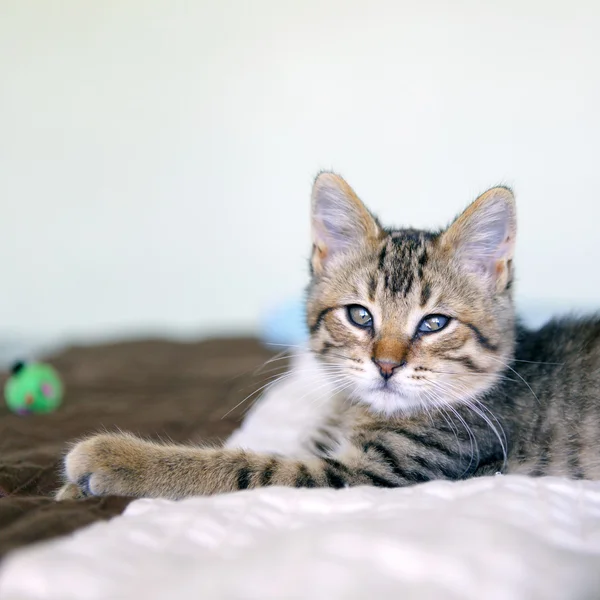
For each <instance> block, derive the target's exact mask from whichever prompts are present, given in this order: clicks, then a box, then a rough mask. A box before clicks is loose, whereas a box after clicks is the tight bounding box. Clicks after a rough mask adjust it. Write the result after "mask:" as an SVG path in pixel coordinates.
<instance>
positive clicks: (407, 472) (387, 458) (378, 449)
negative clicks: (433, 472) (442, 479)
mask: <svg viewBox="0 0 600 600" xmlns="http://www.w3.org/2000/svg"><path fill="white" fill-rule="evenodd" d="M369 450H372V451H373V452H374V453H375V454H376V455H377V456H378V459H379V460H380V461H381V462H383V463H384V464H385V465H387V466H388V467H389V468H390V469H391V470H392V472H393V473H394V475H396V477H399V478H400V479H402V480H405V481H410V482H412V483H420V482H423V481H429V480H430V479H431V477H429V476H427V475H425V474H424V473H419V472H418V471H415V470H414V469H407V468H403V466H402V465H401V464H400V462H399V461H398V459H397V457H396V456H395V455H394V453H393V452H392V451H391V450H390V449H389V448H387V447H386V446H384V445H383V444H380V443H378V442H366V443H365V444H364V445H363V451H364V452H365V453H368V452H369ZM405 462H406V461H405Z"/></svg>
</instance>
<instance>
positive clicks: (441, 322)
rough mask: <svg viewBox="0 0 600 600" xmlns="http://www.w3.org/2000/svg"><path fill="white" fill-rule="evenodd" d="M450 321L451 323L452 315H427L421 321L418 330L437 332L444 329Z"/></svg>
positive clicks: (420, 331)
mask: <svg viewBox="0 0 600 600" xmlns="http://www.w3.org/2000/svg"><path fill="white" fill-rule="evenodd" d="M448 323H450V317H445V316H444V315H427V316H426V317H424V318H423V319H422V320H421V322H420V323H419V326H418V327H417V331H418V332H419V333H435V332H437V331H441V330H442V329H444V327H446V325H448Z"/></svg>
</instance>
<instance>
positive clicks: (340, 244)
mask: <svg viewBox="0 0 600 600" xmlns="http://www.w3.org/2000/svg"><path fill="white" fill-rule="evenodd" d="M381 234H382V230H381V227H380V226H379V224H378V223H377V220H376V219H375V217H373V216H372V215H371V213H370V212H369V211H368V210H367V208H366V207H365V205H364V204H363V203H362V202H361V201H360V199H359V198H358V196H357V195H356V194H355V193H354V190H353V189H352V188H351V187H350V186H349V185H348V184H347V183H346V182H345V181H344V180H343V179H342V178H341V177H340V176H339V175H335V174H334V173H321V174H320V175H319V176H318V177H317V178H316V179H315V183H314V185H313V190H312V238H313V255H312V266H313V270H314V272H315V273H317V274H320V273H322V272H323V270H324V269H325V268H326V265H327V263H328V262H329V261H330V260H331V259H332V258H333V257H334V256H336V255H338V254H341V253H344V252H347V251H348V250H349V249H351V248H355V247H360V246H361V245H364V244H365V243H368V242H370V241H373V242H374V241H376V240H378V239H379V238H380V237H381Z"/></svg>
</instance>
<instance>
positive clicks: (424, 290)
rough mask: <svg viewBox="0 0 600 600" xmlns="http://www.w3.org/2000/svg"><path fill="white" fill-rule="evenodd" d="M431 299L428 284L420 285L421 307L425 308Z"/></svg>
mask: <svg viewBox="0 0 600 600" xmlns="http://www.w3.org/2000/svg"><path fill="white" fill-rule="evenodd" d="M429 298H431V286H430V285H429V284H428V283H422V284H421V306H422V307H423V306H425V305H426V304H427V303H428V302H429Z"/></svg>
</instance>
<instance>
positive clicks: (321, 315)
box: [310, 306, 338, 333]
mask: <svg viewBox="0 0 600 600" xmlns="http://www.w3.org/2000/svg"><path fill="white" fill-rule="evenodd" d="M336 308H338V307H337V306H330V307H328V308H324V309H323V310H322V311H321V312H320V313H319V316H318V317H317V320H316V321H315V322H314V323H313V324H312V325H311V326H310V332H311V333H316V332H317V330H318V329H319V327H321V324H322V323H323V319H324V318H325V317H326V316H327V314H328V313H330V312H331V311H332V310H335V309H336Z"/></svg>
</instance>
